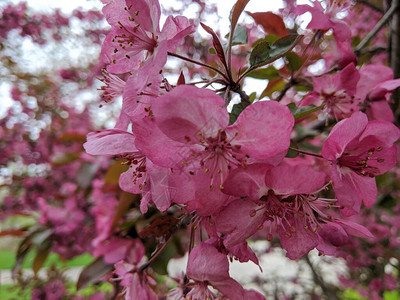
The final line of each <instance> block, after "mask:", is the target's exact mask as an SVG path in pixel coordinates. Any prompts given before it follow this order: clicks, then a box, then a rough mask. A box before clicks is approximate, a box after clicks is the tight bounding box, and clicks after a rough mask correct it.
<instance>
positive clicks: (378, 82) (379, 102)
mask: <svg viewBox="0 0 400 300" xmlns="http://www.w3.org/2000/svg"><path fill="white" fill-rule="evenodd" d="M360 75H361V78H360V81H359V82H358V84H357V93H356V97H357V98H359V99H360V100H361V101H365V102H364V104H365V105H366V112H365V113H366V114H367V116H368V118H369V119H370V120H384V121H390V122H393V121H394V117H393V112H392V110H391V108H390V106H389V102H388V100H389V97H390V94H391V92H393V91H394V90H395V89H396V88H398V87H399V86H400V79H393V71H392V69H390V68H389V67H386V66H383V65H364V66H363V67H362V68H361V69H360Z"/></svg>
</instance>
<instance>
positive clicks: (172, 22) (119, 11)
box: [101, 0, 193, 73]
mask: <svg viewBox="0 0 400 300" xmlns="http://www.w3.org/2000/svg"><path fill="white" fill-rule="evenodd" d="M103 12H104V15H105V16H106V18H107V21H108V22H109V23H110V24H111V25H112V29H111V31H110V33H109V34H108V35H107V37H106V39H105V41H104V43H103V48H102V54H101V56H102V59H103V61H104V62H106V63H108V64H110V65H109V66H108V67H107V70H108V71H109V72H112V73H126V72H129V71H132V70H135V69H138V67H139V66H140V64H141V63H142V62H143V61H144V60H146V59H147V58H148V56H149V55H152V56H154V61H158V60H160V61H163V64H164V63H165V61H166V59H167V52H168V51H172V52H173V51H175V49H176V47H177V46H178V45H179V43H180V42H181V41H182V39H183V37H184V36H185V35H187V34H189V33H191V32H193V26H192V25H191V24H190V23H189V21H188V20H187V18H185V17H182V16H178V17H172V16H169V17H168V18H167V20H166V21H165V23H164V27H163V28H162V30H161V31H160V29H159V21H160V16H161V10H160V4H159V3H158V1H157V0H136V1H134V0H126V1H122V0H117V1H112V2H110V3H109V4H108V5H107V6H105V7H104V9H103Z"/></svg>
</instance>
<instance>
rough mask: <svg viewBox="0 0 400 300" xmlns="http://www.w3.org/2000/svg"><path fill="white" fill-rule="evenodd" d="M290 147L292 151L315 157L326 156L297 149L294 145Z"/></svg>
mask: <svg viewBox="0 0 400 300" xmlns="http://www.w3.org/2000/svg"><path fill="white" fill-rule="evenodd" d="M289 149H290V150H292V151H296V152H299V153H302V154H306V155H311V156H315V157H319V158H324V157H323V156H322V155H320V154H317V153H313V152H308V151H303V150H300V149H297V148H293V147H289Z"/></svg>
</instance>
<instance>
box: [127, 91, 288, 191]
mask: <svg viewBox="0 0 400 300" xmlns="http://www.w3.org/2000/svg"><path fill="white" fill-rule="evenodd" d="M151 111H152V114H153V115H154V117H149V118H147V119H149V120H148V121H146V122H147V123H148V124H149V125H148V126H147V128H153V129H150V130H147V131H146V130H145V129H146V128H140V127H139V126H140V123H143V121H141V122H134V125H133V126H134V131H135V134H136V135H137V146H138V147H139V148H140V149H141V150H142V152H143V153H145V154H146V156H148V157H149V159H151V160H152V161H153V162H154V163H155V164H158V165H160V166H163V167H169V168H173V170H174V172H183V173H184V174H185V175H186V176H187V178H190V179H187V180H197V178H198V177H199V179H198V180H203V179H202V178H203V175H204V174H207V176H208V178H209V179H208V182H209V184H208V186H209V190H210V191H212V190H213V189H214V188H216V189H223V186H222V183H223V181H224V178H226V176H227V175H228V174H229V172H230V171H231V170H233V169H234V168H237V167H245V166H246V165H247V164H248V163H249V162H252V161H267V160H268V159H272V158H274V159H275V160H276V157H278V156H279V158H280V159H282V157H283V156H284V154H285V153H286V151H287V149H288V147H289V142H290V133H291V129H292V127H293V123H294V121H293V116H292V115H291V114H290V112H289V110H288V109H287V107H285V106H283V105H281V104H279V103H277V102H274V101H265V102H257V103H254V104H252V105H250V106H249V107H247V108H246V109H245V110H244V111H243V112H242V113H241V114H240V116H239V118H238V119H237V121H236V123H235V124H233V125H230V126H227V125H228V122H229V114H228V112H227V110H226V107H225V103H224V101H223V100H222V98H221V97H219V96H218V95H216V94H215V93H214V92H212V91H211V90H207V89H200V88H196V87H193V86H186V85H180V86H178V87H176V88H174V89H173V90H172V91H171V92H169V93H167V94H165V95H163V96H161V97H159V98H157V99H155V101H153V102H152V105H151ZM151 123H153V125H151ZM157 128H158V129H157ZM141 131H143V132H141ZM149 131H151V133H149ZM150 136H151V138H149V137H150ZM166 137H167V138H166ZM154 140H163V141H164V144H163V151H158V150H159V149H157V148H156V147H154V144H153V141H154Z"/></svg>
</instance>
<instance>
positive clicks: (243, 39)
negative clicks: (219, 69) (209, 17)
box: [225, 25, 248, 46]
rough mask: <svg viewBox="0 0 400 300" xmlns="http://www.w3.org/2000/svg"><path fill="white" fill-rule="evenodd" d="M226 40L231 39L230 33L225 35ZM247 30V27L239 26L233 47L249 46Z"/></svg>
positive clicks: (234, 35) (233, 40) (234, 36)
mask: <svg viewBox="0 0 400 300" xmlns="http://www.w3.org/2000/svg"><path fill="white" fill-rule="evenodd" d="M225 38H226V39H227V38H229V33H228V34H227V35H225ZM247 41H248V39H247V30H246V28H245V27H243V26H240V25H238V26H237V27H236V30H235V33H234V34H233V39H232V46H235V45H242V44H247Z"/></svg>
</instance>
